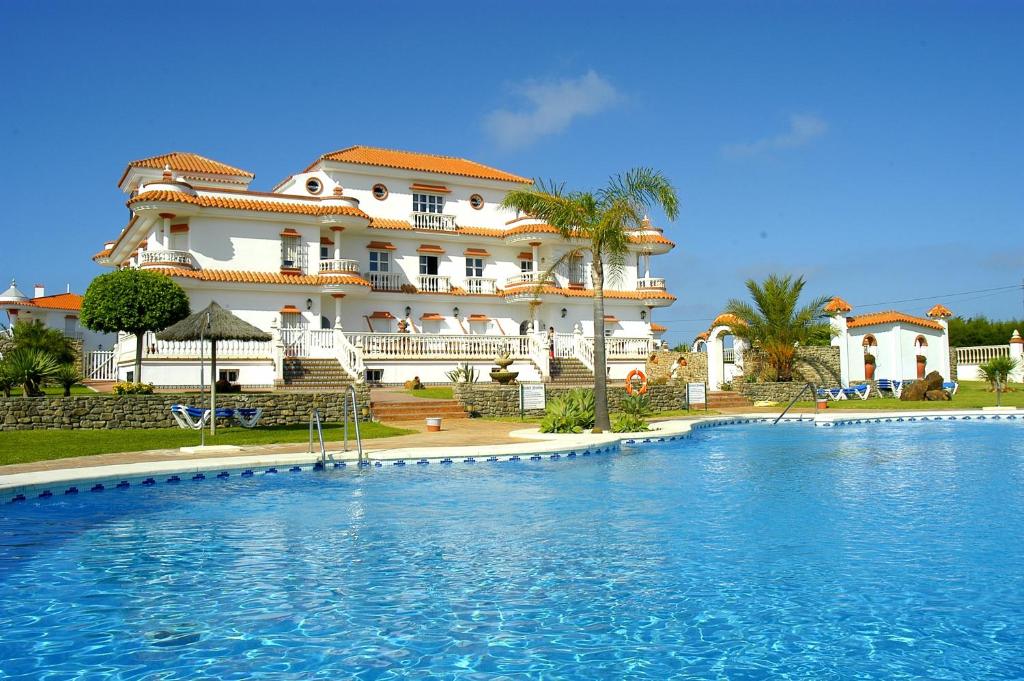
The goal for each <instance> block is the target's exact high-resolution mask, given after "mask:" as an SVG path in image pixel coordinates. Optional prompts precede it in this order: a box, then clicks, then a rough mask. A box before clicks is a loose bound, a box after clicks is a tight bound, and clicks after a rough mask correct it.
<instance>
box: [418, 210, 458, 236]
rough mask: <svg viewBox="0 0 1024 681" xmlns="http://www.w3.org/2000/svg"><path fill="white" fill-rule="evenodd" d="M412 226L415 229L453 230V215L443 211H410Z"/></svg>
mask: <svg viewBox="0 0 1024 681" xmlns="http://www.w3.org/2000/svg"><path fill="white" fill-rule="evenodd" d="M409 219H410V221H411V222H412V226H413V227H415V228H416V229H434V230H439V231H443V232H452V231H455V216H454V215H446V214H445V213H411V214H410V216H409Z"/></svg>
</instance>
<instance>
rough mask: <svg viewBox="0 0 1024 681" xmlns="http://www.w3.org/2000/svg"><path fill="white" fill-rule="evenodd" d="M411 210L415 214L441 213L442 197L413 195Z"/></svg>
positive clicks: (442, 209)
mask: <svg viewBox="0 0 1024 681" xmlns="http://www.w3.org/2000/svg"><path fill="white" fill-rule="evenodd" d="M412 210H413V212H415V213H443V212H444V197H443V196H439V195H437V194H413V195H412Z"/></svg>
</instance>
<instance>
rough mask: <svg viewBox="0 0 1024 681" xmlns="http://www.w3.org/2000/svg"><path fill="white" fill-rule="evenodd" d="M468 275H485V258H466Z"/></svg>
mask: <svg viewBox="0 0 1024 681" xmlns="http://www.w3.org/2000/svg"><path fill="white" fill-rule="evenodd" d="M466 276H467V277H482V276H484V259H483V258H466Z"/></svg>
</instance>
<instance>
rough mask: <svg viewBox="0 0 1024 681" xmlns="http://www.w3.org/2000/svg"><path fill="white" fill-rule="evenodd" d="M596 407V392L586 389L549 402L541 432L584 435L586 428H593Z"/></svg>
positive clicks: (568, 393)
mask: <svg viewBox="0 0 1024 681" xmlns="http://www.w3.org/2000/svg"><path fill="white" fill-rule="evenodd" d="M594 406H595V405H594V392H593V391H592V390H587V389H585V388H574V389H573V390H570V391H569V392H567V393H566V394H565V395H562V396H561V397H555V398H553V399H551V400H548V403H547V407H546V408H545V410H544V418H543V419H541V422H540V432H542V433H582V432H583V429H584V428H593V427H594Z"/></svg>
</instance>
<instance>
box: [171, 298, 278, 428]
mask: <svg viewBox="0 0 1024 681" xmlns="http://www.w3.org/2000/svg"><path fill="white" fill-rule="evenodd" d="M156 337H157V338H159V339H160V340H166V341H190V340H198V341H204V340H208V341H210V434H211V435H212V434H215V433H216V432H217V419H216V416H215V415H216V413H217V341H222V340H237V341H268V340H270V334H269V333H267V332H266V331H261V330H260V329H257V328H256V327H255V326H253V325H252V324H250V323H249V322H247V321H245V320H244V319H241V318H239V317H238V316H236V315H234V314H232V313H231V312H229V311H227V310H225V309H224V308H223V307H221V306H220V305H218V304H217V303H216V302H213V303H210V304H209V306H207V307H206V308H205V309H203V310H200V311H199V312H196V313H194V314H191V315H189V316H188V317H185V318H184V319H182V320H181V321H180V322H178V323H177V324H172V325H171V326H168V327H167V328H166V329H164V330H163V331H161V332H160V333H158V334H157V335H156ZM202 351H203V350H202V343H201V342H200V345H199V352H200V355H201V354H202ZM202 359H203V358H202V356H200V358H199V360H200V362H201V361H202Z"/></svg>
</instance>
